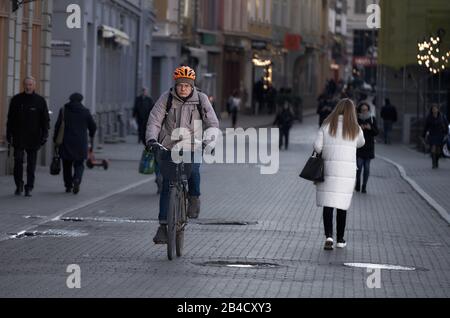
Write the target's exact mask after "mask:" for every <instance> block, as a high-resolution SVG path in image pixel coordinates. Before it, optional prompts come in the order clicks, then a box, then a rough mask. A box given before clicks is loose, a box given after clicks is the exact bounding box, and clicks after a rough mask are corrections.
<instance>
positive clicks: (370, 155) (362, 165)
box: [355, 103, 378, 193]
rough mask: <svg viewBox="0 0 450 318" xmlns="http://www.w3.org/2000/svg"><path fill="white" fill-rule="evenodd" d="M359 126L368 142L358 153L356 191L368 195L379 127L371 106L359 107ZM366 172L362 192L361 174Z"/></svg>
mask: <svg viewBox="0 0 450 318" xmlns="http://www.w3.org/2000/svg"><path fill="white" fill-rule="evenodd" d="M358 124H359V126H360V127H361V129H362V131H363V133H364V139H365V141H366V143H365V145H364V146H363V147H362V148H359V149H358V150H357V152H356V157H357V161H356V162H357V166H358V171H357V173H356V187H355V191H356V192H360V191H362V193H367V182H368V181H369V176H370V163H371V161H372V160H373V159H375V137H376V136H378V125H377V120H376V118H375V117H373V116H372V114H371V113H370V106H369V105H367V104H366V103H362V104H361V105H359V107H358ZM363 170H364V176H363V183H362V190H361V174H362V171H363Z"/></svg>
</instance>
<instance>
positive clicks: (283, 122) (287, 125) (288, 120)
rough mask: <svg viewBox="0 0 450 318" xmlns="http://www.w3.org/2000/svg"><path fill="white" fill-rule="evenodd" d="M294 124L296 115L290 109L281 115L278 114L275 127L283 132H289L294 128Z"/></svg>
mask: <svg viewBox="0 0 450 318" xmlns="http://www.w3.org/2000/svg"><path fill="white" fill-rule="evenodd" d="M293 122H294V115H293V114H292V112H291V111H290V110H289V109H283V110H282V111H281V112H280V113H278V115H277V117H276V118H275V122H274V123H273V124H274V126H277V127H278V128H280V129H281V130H284V131H286V130H289V129H291V127H292V124H293Z"/></svg>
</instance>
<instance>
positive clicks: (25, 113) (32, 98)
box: [6, 93, 50, 150]
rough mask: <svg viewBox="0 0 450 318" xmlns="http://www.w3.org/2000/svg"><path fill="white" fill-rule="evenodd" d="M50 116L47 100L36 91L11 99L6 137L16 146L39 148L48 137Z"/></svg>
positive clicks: (18, 147) (19, 147)
mask: <svg viewBox="0 0 450 318" xmlns="http://www.w3.org/2000/svg"><path fill="white" fill-rule="evenodd" d="M49 129H50V118H49V115H48V107H47V102H46V101H45V99H44V98H43V97H41V96H39V95H38V94H36V93H33V94H25V93H21V94H18V95H16V96H14V97H13V98H12V99H11V102H10V105H9V112H8V121H7V124H6V137H7V140H8V142H11V143H12V145H13V147H14V148H17V149H30V150H38V149H39V148H40V147H41V146H42V145H43V144H44V143H45V142H46V141H47V139H48V131H49Z"/></svg>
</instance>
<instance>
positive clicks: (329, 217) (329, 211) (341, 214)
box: [323, 207, 347, 241]
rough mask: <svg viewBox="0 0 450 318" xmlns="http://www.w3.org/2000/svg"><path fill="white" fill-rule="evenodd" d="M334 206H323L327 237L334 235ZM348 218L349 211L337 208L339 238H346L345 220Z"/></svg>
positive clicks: (339, 239)
mask: <svg viewBox="0 0 450 318" xmlns="http://www.w3.org/2000/svg"><path fill="white" fill-rule="evenodd" d="M333 210H334V209H333V208H329V207H324V208H323V225H324V227H325V236H326V237H327V238H329V237H333ZM346 220H347V211H343V210H339V209H338V210H337V215H336V223H337V226H336V228H337V240H338V241H341V240H343V239H344V234H345V222H346Z"/></svg>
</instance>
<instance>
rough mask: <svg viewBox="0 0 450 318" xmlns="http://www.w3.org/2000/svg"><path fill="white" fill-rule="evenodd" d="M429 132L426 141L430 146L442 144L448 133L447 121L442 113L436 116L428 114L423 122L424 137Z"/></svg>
mask: <svg viewBox="0 0 450 318" xmlns="http://www.w3.org/2000/svg"><path fill="white" fill-rule="evenodd" d="M427 133H429V134H430V135H429V136H428V139H427V142H428V144H430V145H431V146H442V145H443V144H444V138H445V136H447V134H448V121H447V119H446V118H445V116H444V115H442V114H441V113H439V115H438V117H437V118H434V116H433V115H429V116H428V118H427V122H426V124H425V131H424V137H425V136H426V134H427Z"/></svg>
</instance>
